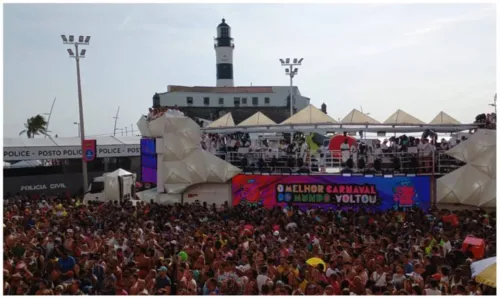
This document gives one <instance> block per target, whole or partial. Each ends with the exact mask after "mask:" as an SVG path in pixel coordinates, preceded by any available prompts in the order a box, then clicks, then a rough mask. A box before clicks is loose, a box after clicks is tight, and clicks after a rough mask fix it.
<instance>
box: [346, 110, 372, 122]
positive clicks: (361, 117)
mask: <svg viewBox="0 0 500 299" xmlns="http://www.w3.org/2000/svg"><path fill="white" fill-rule="evenodd" d="M341 123H343V124H355V123H363V124H379V123H380V122H379V121H378V120H376V119H373V118H371V117H370V116H368V115H366V114H364V113H363V112H361V111H359V110H357V109H352V111H351V112H349V114H347V115H346V116H345V117H344V118H343V119H342V121H341Z"/></svg>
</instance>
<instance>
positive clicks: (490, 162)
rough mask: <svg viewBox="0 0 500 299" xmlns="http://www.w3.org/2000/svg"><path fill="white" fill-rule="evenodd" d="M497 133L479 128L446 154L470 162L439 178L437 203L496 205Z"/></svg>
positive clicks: (478, 205)
mask: <svg viewBox="0 0 500 299" xmlns="http://www.w3.org/2000/svg"><path fill="white" fill-rule="evenodd" d="M495 133H496V132H495V131H490V130H479V131H477V132H476V133H475V134H474V135H472V136H471V137H470V138H469V139H467V140H466V141H464V142H461V143H460V144H459V145H457V146H455V147H454V148H452V149H451V150H449V151H448V152H446V154H448V155H449V156H452V157H454V158H456V159H458V160H460V161H463V162H465V163H467V164H466V165H465V166H462V167H460V168H459V169H457V170H455V171H453V172H451V173H449V174H447V175H445V176H443V177H441V178H439V179H438V180H437V203H438V204H439V203H441V204H464V205H470V206H477V207H485V208H494V207H496V134H495Z"/></svg>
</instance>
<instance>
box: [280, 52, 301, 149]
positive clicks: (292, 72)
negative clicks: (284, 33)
mask: <svg viewBox="0 0 500 299" xmlns="http://www.w3.org/2000/svg"><path fill="white" fill-rule="evenodd" d="M302 60H304V58H300V59H297V58H293V59H290V58H285V59H283V58H280V62H281V66H284V67H285V75H287V76H289V77H290V117H292V116H293V77H295V76H296V75H297V74H298V72H299V68H298V66H301V65H302ZM290 143H293V134H290Z"/></svg>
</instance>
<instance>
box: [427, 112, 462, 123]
mask: <svg viewBox="0 0 500 299" xmlns="http://www.w3.org/2000/svg"><path fill="white" fill-rule="evenodd" d="M460 124H461V123H460V122H459V121H458V120H456V119H454V118H453V117H451V116H450V115H449V114H447V113H446V112H444V111H441V112H439V113H438V115H436V117H434V118H433V119H432V120H431V121H430V122H429V125H460Z"/></svg>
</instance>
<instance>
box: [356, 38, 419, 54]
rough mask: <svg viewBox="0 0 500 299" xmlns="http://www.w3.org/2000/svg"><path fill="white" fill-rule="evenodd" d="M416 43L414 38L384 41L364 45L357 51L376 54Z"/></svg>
mask: <svg viewBox="0 0 500 299" xmlns="http://www.w3.org/2000/svg"><path fill="white" fill-rule="evenodd" d="M416 45H418V41H416V40H414V39H408V40H404V41H397V42H393V43H386V44H383V45H371V46H364V47H361V48H360V49H359V52H358V53H359V54H360V55H363V56H368V55H377V54H382V53H387V52H391V51H395V50H398V49H401V48H406V47H411V46H416Z"/></svg>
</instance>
